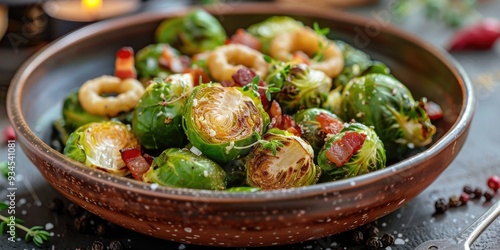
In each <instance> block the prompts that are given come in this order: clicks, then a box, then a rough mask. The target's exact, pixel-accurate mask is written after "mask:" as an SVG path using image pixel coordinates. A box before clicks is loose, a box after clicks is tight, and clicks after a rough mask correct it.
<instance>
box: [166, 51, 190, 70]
mask: <svg viewBox="0 0 500 250" xmlns="http://www.w3.org/2000/svg"><path fill="white" fill-rule="evenodd" d="M190 62H191V59H190V58H189V57H187V56H177V55H176V54H175V53H173V51H172V50H171V48H170V46H168V45H165V47H164V48H163V51H162V53H161V57H160V59H159V63H160V65H162V66H163V67H165V68H167V69H170V70H171V71H172V72H174V73H181V72H183V71H184V70H185V69H186V68H189V65H190Z"/></svg>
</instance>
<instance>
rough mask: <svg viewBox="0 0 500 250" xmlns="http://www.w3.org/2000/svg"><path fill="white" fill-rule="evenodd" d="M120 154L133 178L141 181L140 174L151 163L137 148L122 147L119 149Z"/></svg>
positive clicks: (141, 174)
mask: <svg viewBox="0 0 500 250" xmlns="http://www.w3.org/2000/svg"><path fill="white" fill-rule="evenodd" d="M120 154H121V156H122V160H123V162H125V164H126V165H127V168H128V169H129V171H130V172H131V173H132V176H133V177H134V179H136V180H138V181H142V176H143V175H144V174H145V173H146V172H147V171H148V170H149V168H150V167H151V165H150V164H149V163H148V162H147V161H146V159H145V158H144V157H143V156H142V154H141V150H140V149H138V148H124V149H121V150H120Z"/></svg>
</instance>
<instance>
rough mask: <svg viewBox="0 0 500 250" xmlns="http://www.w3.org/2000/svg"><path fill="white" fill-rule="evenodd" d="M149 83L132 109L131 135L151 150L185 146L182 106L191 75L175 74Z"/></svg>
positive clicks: (188, 89) (190, 88)
mask: <svg viewBox="0 0 500 250" xmlns="http://www.w3.org/2000/svg"><path fill="white" fill-rule="evenodd" d="M166 81H167V82H165V81H162V80H157V81H155V82H153V83H151V84H150V85H149V86H148V87H147V88H146V91H145V93H144V94H143V95H142V97H141V99H140V101H139V104H137V106H136V108H135V110H134V116H133V118H132V132H133V133H134V134H135V136H137V138H138V139H139V141H140V142H141V144H142V146H143V147H144V148H146V149H151V150H164V149H166V148H169V147H184V146H185V145H186V144H187V138H186V135H185V134H184V129H183V127H182V116H183V112H184V106H185V104H186V100H187V98H188V96H189V94H188V93H189V92H190V91H191V90H192V89H193V82H192V76H191V75H190V74H174V75H171V76H169V78H167V80H166Z"/></svg>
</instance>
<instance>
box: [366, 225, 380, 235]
mask: <svg viewBox="0 0 500 250" xmlns="http://www.w3.org/2000/svg"><path fill="white" fill-rule="evenodd" d="M367 234H368V237H378V235H379V230H378V227H375V226H371V227H368V230H367Z"/></svg>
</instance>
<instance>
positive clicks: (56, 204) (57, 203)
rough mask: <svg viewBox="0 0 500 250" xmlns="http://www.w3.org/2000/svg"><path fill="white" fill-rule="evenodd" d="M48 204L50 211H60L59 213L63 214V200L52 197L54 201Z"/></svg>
mask: <svg viewBox="0 0 500 250" xmlns="http://www.w3.org/2000/svg"><path fill="white" fill-rule="evenodd" d="M47 206H48V208H49V210H50V211H52V212H55V213H58V214H61V213H62V212H63V210H64V203H63V201H62V200H61V199H59V198H57V197H56V198H54V199H52V201H50V202H49V204H48V205H47Z"/></svg>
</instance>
